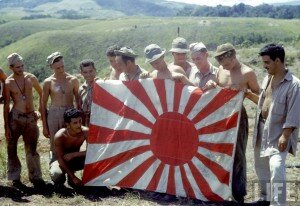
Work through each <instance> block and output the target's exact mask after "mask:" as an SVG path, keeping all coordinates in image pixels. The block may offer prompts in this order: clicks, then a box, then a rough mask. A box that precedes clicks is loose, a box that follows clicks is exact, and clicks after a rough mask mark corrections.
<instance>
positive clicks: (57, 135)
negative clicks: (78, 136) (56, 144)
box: [54, 128, 66, 140]
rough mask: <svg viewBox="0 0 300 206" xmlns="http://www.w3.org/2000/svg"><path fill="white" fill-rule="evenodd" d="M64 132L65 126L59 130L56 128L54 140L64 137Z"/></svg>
mask: <svg viewBox="0 0 300 206" xmlns="http://www.w3.org/2000/svg"><path fill="white" fill-rule="evenodd" d="M65 132H66V128H61V129H60V130H58V131H57V132H56V133H55V135H54V140H58V139H61V138H62V137H64V136H65Z"/></svg>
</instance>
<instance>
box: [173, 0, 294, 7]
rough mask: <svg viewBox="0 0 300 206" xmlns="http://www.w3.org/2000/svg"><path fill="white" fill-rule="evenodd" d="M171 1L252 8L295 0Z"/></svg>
mask: <svg viewBox="0 0 300 206" xmlns="http://www.w3.org/2000/svg"><path fill="white" fill-rule="evenodd" d="M169 1H177V2H183V3H191V4H198V5H207V6H217V5H219V4H222V5H226V6H233V5H234V4H239V3H244V4H247V5H251V6H257V5H260V4H263V3H266V4H270V3H282V2H290V1H295V0H245V1H241V0H169Z"/></svg>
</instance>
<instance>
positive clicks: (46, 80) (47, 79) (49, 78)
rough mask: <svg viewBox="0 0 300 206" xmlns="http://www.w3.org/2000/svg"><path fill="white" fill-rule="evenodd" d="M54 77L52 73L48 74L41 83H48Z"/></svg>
mask: <svg viewBox="0 0 300 206" xmlns="http://www.w3.org/2000/svg"><path fill="white" fill-rule="evenodd" d="M54 79H55V77H54V74H52V75H51V76H49V77H47V78H46V79H44V81H43V83H50V82H51V81H53V80H54Z"/></svg>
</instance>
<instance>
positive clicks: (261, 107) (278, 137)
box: [253, 44, 300, 205]
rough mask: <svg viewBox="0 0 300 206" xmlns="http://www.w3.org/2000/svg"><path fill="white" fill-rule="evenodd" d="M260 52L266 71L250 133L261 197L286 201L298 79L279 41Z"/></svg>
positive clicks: (298, 118)
mask: <svg viewBox="0 0 300 206" xmlns="http://www.w3.org/2000/svg"><path fill="white" fill-rule="evenodd" d="M259 55H260V56H261V59H262V62H263V66H264V68H265V69H266V70H267V72H268V75H267V76H266V77H265V79H264V80H263V83H262V91H261V93H260V95H259V101H258V108H257V115H256V123H255V128H254V137H253V147H254V156H255V170H256V174H257V176H258V179H259V181H260V186H261V194H260V198H261V199H260V200H263V201H271V204H272V205H286V169H285V160H286V156H287V154H288V153H291V154H293V155H296V151H297V138H298V134H299V125H300V115H299V111H300V81H299V79H298V78H297V77H295V76H294V75H292V73H291V72H290V71H289V70H288V69H287V68H286V67H285V64H284V62H285V51H284V48H283V47H282V46H281V45H278V44H268V45H266V46H264V47H263V48H262V49H261V50H260V52H259ZM269 198H270V199H269Z"/></svg>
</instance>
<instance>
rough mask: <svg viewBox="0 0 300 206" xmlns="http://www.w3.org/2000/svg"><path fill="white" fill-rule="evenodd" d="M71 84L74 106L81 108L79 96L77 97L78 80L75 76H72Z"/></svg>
mask: <svg viewBox="0 0 300 206" xmlns="http://www.w3.org/2000/svg"><path fill="white" fill-rule="evenodd" d="M72 84H73V94H74V97H75V107H76V108H77V109H79V110H81V109H82V108H81V104H80V97H79V81H78V79H77V78H74V80H73V81H72Z"/></svg>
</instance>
